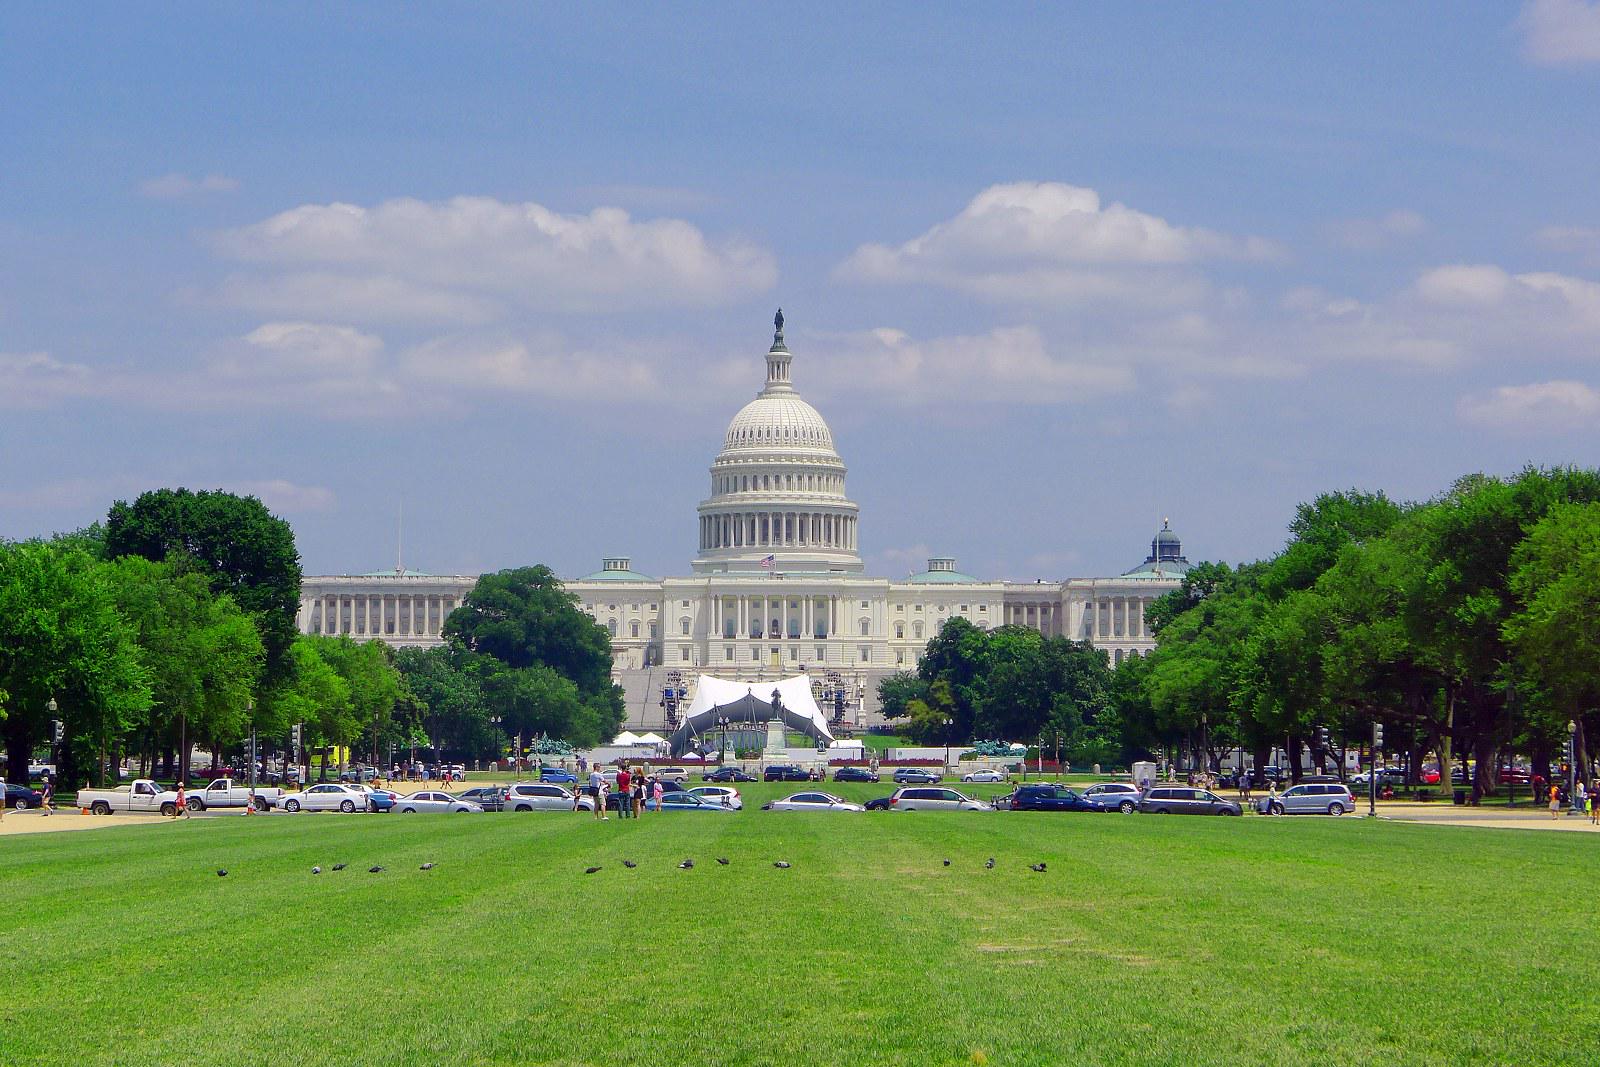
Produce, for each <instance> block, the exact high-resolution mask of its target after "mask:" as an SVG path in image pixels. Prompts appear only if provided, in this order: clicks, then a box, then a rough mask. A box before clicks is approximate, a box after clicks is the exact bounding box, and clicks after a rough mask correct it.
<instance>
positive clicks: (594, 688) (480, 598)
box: [444, 565, 612, 694]
mask: <svg viewBox="0 0 1600 1067" xmlns="http://www.w3.org/2000/svg"><path fill="white" fill-rule="evenodd" d="M444 636H445V637H446V639H448V640H456V641H460V642H461V644H462V645H463V646H465V647H466V648H467V649H468V650H469V651H472V652H478V653H482V654H483V655H487V656H493V657H494V658H495V659H497V660H499V661H500V662H501V663H504V664H505V665H506V666H508V667H535V666H543V667H549V668H550V669H552V670H554V671H557V672H559V673H560V674H563V675H565V676H566V677H568V678H571V679H572V681H573V683H574V684H575V685H577V687H578V689H579V691H580V692H582V693H585V694H596V693H603V692H605V691H606V690H607V689H609V688H611V684H612V683H611V664H612V661H611V638H610V637H609V635H607V633H606V631H605V627H603V626H601V625H600V624H599V623H597V622H595V621H594V620H593V619H591V618H590V617H589V616H588V615H585V614H584V613H583V612H582V611H580V610H579V609H578V599H577V597H575V596H573V595H572V594H571V593H569V592H567V591H566V589H564V588H563V587H562V585H561V581H560V579H558V578H557V577H556V576H555V574H554V573H553V572H552V571H551V570H550V568H548V567H545V566H542V565H541V566H536V567H520V568H518V569H516V570H508V571H499V572H497V573H495V574H485V575H484V576H483V577H481V578H479V579H478V582H477V584H476V585H475V586H473V589H472V592H470V593H468V594H467V595H466V596H465V597H463V598H462V601H461V606H460V607H459V608H457V609H456V610H455V611H453V612H451V613H450V618H449V619H447V620H445V628H444Z"/></svg>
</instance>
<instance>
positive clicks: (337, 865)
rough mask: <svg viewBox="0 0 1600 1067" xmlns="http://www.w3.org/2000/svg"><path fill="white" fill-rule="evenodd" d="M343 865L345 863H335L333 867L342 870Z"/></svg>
mask: <svg viewBox="0 0 1600 1067" xmlns="http://www.w3.org/2000/svg"><path fill="white" fill-rule="evenodd" d="M344 867H345V865H344V864H342V863H335V864H334V865H333V869H334V870H336V871H342V870H344Z"/></svg>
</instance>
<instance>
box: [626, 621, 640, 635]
mask: <svg viewBox="0 0 1600 1067" xmlns="http://www.w3.org/2000/svg"><path fill="white" fill-rule="evenodd" d="M628 631H629V636H630V637H638V636H639V622H638V620H637V619H636V620H634V621H633V622H630V623H629V624H628Z"/></svg>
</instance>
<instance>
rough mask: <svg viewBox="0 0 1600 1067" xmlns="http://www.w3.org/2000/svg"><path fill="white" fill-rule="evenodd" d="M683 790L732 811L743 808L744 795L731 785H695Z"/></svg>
mask: <svg viewBox="0 0 1600 1067" xmlns="http://www.w3.org/2000/svg"><path fill="white" fill-rule="evenodd" d="M684 792H686V793H688V794H689V795H690V796H696V797H699V798H700V799H701V800H705V801H709V802H710V803H712V804H721V805H722V806H723V807H725V808H732V809H733V810H734V811H743V810H744V797H741V796H740V795H739V791H738V790H737V789H735V788H734V787H733V786H731V785H697V786H695V787H694V788H693V789H686V790H684ZM664 796H665V795H664Z"/></svg>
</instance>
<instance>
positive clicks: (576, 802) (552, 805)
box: [462, 782, 615, 811]
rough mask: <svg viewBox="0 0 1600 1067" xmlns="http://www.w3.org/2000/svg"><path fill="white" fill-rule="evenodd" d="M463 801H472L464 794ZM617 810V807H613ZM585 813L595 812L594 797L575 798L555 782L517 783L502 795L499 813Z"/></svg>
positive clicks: (570, 792) (508, 787)
mask: <svg viewBox="0 0 1600 1067" xmlns="http://www.w3.org/2000/svg"><path fill="white" fill-rule="evenodd" d="M462 799H463V800H467V799H470V798H469V797H467V796H466V794H462ZM612 807H613V808H615V805H612ZM578 809H581V810H583V811H593V810H594V797H593V796H575V795H574V794H573V793H572V791H571V790H570V789H568V788H566V787H565V786H562V785H557V784H556V783H555V782H516V783H514V784H512V785H508V786H506V787H505V789H504V790H503V791H502V792H501V794H500V807H499V808H498V809H496V810H499V811H574V810H578Z"/></svg>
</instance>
